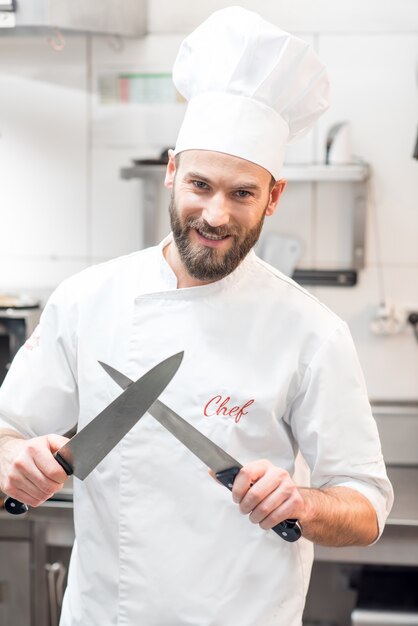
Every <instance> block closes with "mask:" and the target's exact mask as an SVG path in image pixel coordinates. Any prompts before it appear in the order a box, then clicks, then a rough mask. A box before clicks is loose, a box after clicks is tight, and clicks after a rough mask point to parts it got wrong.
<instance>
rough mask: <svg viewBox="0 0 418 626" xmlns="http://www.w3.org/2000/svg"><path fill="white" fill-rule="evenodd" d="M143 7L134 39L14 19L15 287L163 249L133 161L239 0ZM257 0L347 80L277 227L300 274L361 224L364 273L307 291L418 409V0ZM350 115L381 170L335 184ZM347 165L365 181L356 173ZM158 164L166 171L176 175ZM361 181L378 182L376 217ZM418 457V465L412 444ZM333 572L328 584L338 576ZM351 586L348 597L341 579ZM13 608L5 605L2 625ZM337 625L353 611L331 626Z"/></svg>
mask: <svg viewBox="0 0 418 626" xmlns="http://www.w3.org/2000/svg"><path fill="white" fill-rule="evenodd" d="M121 4H122V3H121ZM138 4H141V6H143V7H144V8H146V9H147V17H146V24H145V26H146V27H145V31H146V32H145V33H144V34H142V35H141V36H137V37H133V38H131V37H125V36H118V35H117V36H113V35H104V34H87V33H85V32H83V31H82V29H80V30H79V31H72V32H71V31H67V30H65V29H63V30H62V31H54V30H53V29H52V28H48V29H45V28H41V29H33V28H30V29H16V30H13V29H0V218H1V219H0V293H3V294H10V295H16V296H19V297H21V298H23V300H24V299H25V298H27V299H28V300H30V299H31V298H35V299H37V298H39V299H40V300H41V301H44V299H45V298H46V297H47V296H48V295H49V294H50V293H51V291H52V290H53V289H54V288H55V286H56V285H58V283H59V282H60V281H61V280H63V279H64V278H66V277H67V276H69V275H71V274H73V273H75V272H78V271H80V270H82V269H83V268H85V267H87V266H89V265H91V264H92V263H98V262H102V261H105V260H106V259H109V258H112V257H115V256H118V255H122V254H126V253H129V252H132V251H134V250H136V249H138V248H140V247H143V246H144V244H146V243H149V232H148V231H145V230H144V219H143V214H144V210H145V209H146V202H147V201H146V198H147V195H146V194H147V193H149V189H148V187H147V183H146V180H147V179H146V177H145V181H144V178H138V177H135V176H134V177H133V178H131V179H127V178H126V177H125V178H123V177H122V176H121V169H122V168H129V167H130V166H132V160H134V159H144V158H158V157H159V155H160V153H161V152H162V151H163V150H164V149H166V148H168V147H171V146H173V145H174V142H175V138H176V134H177V130H178V128H179V125H180V123H181V119H182V115H183V113H184V107H185V104H184V103H183V102H182V101H181V98H179V97H178V94H176V93H175V91H174V90H173V89H172V87H171V83H170V72H171V68H172V64H173V61H174V58H175V55H176V52H177V49H178V46H179V44H180V42H181V40H182V39H183V37H184V35H185V34H187V33H188V32H190V30H192V29H193V28H194V27H196V26H197V25H198V24H199V23H200V22H201V21H203V20H204V19H205V18H206V17H207V16H208V15H209V14H210V13H211V12H212V11H213V10H216V9H218V8H222V7H225V6H229V5H230V4H231V3H230V2H226V1H221V0H200V2H196V3H191V2H188V1H187V0H177V1H176V2H168V1H166V0H149V1H148V3H146V2H145V0H141V1H140V2H138ZM240 4H241V6H244V7H246V8H249V9H252V10H256V11H257V12H259V13H260V14H261V15H262V16H263V17H265V18H266V19H268V20H270V21H272V22H274V23H276V24H277V25H279V26H280V27H281V28H283V29H284V30H289V31H291V32H293V33H294V34H296V35H298V36H299V37H301V38H302V39H304V40H306V41H309V42H311V43H312V44H313V45H314V47H315V48H316V50H317V51H318V53H319V56H320V58H321V59H322V60H323V62H324V63H325V64H326V65H327V67H328V70H329V74H330V79H331V87H332V102H331V107H330V109H329V111H328V112H327V113H326V114H325V115H324V116H323V117H322V118H321V121H320V123H319V125H318V126H317V128H316V129H315V130H314V131H313V132H311V133H310V134H309V135H308V136H307V137H306V138H304V139H303V140H302V141H301V142H299V143H298V144H296V145H295V146H290V147H289V149H288V153H287V159H286V166H287V168H288V169H287V170H286V171H288V172H293V175H290V176H289V183H288V187H287V188H286V191H285V194H284V196H283V199H282V200H281V201H280V206H279V210H278V212H277V213H276V215H275V216H274V218H272V219H271V220H268V221H267V227H266V232H267V234H269V235H273V234H274V233H279V234H281V235H286V236H291V237H292V238H294V242H293V243H294V246H296V248H294V249H299V248H300V254H299V256H298V261H297V267H298V268H299V269H301V268H302V269H308V270H314V269H321V270H335V269H338V270H341V269H347V270H350V269H352V268H353V252H352V250H353V237H357V238H358V237H359V233H358V232H357V233H356V228H357V230H358V228H359V225H360V230H361V231H362V232H360V241H361V239H362V235H364V242H365V267H364V269H360V270H359V271H358V275H357V284H356V285H354V286H350V287H347V286H345V287H344V286H335V285H333V286H318V285H316V286H315V285H309V286H307V288H308V289H309V290H310V291H312V292H313V293H315V294H316V295H317V296H318V297H319V298H320V299H321V300H322V301H323V302H325V303H326V304H328V305H329V306H330V307H331V308H332V309H333V310H334V311H336V312H337V313H338V314H339V315H340V316H341V317H342V318H344V319H345V320H346V321H347V322H348V324H349V326H350V329H351V332H352V334H353V337H354V341H355V344H356V346H357V350H358V353H359V357H360V360H361V363H362V366H363V369H364V373H365V377H366V382H367V385H368V389H369V393H370V398H371V399H372V400H373V401H377V402H376V405H378V404H379V402H380V403H382V402H383V401H386V402H388V403H390V404H394V403H395V404H396V406H399V407H403V409H405V406H408V405H410V406H413V405H414V403H415V405H416V403H417V400H418V343H417V340H416V337H415V335H414V329H413V326H412V325H411V324H408V323H407V321H406V320H407V317H408V315H409V313H411V312H413V311H417V312H418V160H415V159H413V156H412V155H413V152H414V148H415V144H416V142H417V132H418V2H416V0H398V1H395V0H386V1H382V0H368V1H367V2H364V0H339V2H335V0H316V1H315V2H311V0H274V1H273V0H257V2H255V0H246V1H244V0H241V2H240ZM0 5H1V2H0ZM340 122H346V124H345V125H344V126H343V127H342V128H341V130H340V133H339V134H337V136H336V140H335V150H334V154H333V158H334V161H335V162H338V161H340V162H341V161H347V160H348V161H350V162H351V163H357V164H359V163H360V164H361V163H363V162H364V163H365V164H368V166H369V168H370V178H369V179H368V180H366V181H365V182H364V181H363V182H360V183H359V182H356V181H354V180H352V181H347V180H346V181H344V180H343V181H341V180H339V181H336V180H335V179H333V177H332V176H329V177H328V176H327V175H325V174H324V173H323V172H322V174H321V171H322V170H316V171H317V172H318V171H319V174H318V173H317V174H313V175H312V170H310V169H309V167H306V166H307V165H308V164H311V163H317V164H324V161H325V156H326V141H327V136H328V135H329V131H330V129H331V128H332V127H333V126H334V125H335V124H337V123H340ZM337 141H338V142H339V143H338V144H337ZM337 147H338V150H337ZM331 156H332V153H331ZM297 166H299V167H297ZM341 167H343V166H341ZM360 170H361V171H363V172H367V169H363V170H362V169H361V165H360ZM347 171H348V174H347V176H348V177H349V176H350V172H351V175H353V174H352V172H353V171H354V170H353V168H351V169H350V168H349V169H348V170H347ZM309 172H311V173H309ZM156 175H157V176H158V175H160V176H161V178H162V169H161V171H160V172H159V173H158V172H157V174H156ZM141 176H143V173H142V174H141ZM153 176H155V174H154V175H153ZM324 177H325V178H329V179H328V180H325V181H324V180H322V179H323V178H324ZM354 177H355V176H354ZM318 178H320V179H321V180H320V181H318V180H317V179H318ZM153 180H155V178H153ZM359 193H360V195H361V194H364V193H367V206H366V212H365V220H366V221H365V228H364V229H362V226H361V224H362V221H361V215H362V207H361V203H360V207H358V206H357V207H356V198H357V197H358V194H359ZM153 200H154V201H155V209H154V213H153V221H152V231H153V236H154V237H155V241H157V240H158V239H160V238H162V237H163V236H164V235H165V234H166V232H168V220H167V217H166V211H167V203H168V195H167V192H166V191H165V190H164V189H163V188H162V186H159V185H157V186H155V187H154V191H153ZM356 211H359V213H357V217H356V214H355V212H356ZM359 216H360V217H359ZM147 228H148V227H147ZM267 241H268V240H267V239H265V245H266V242H267ZM270 241H273V239H270ZM265 249H266V248H265ZM354 256H355V253H354ZM382 305H384V306H382ZM416 421H417V420H415V422H414V424H416ZM398 423H400V422H398ZM408 423H409V422H408ZM414 428H416V427H414ZM390 432H391V433H392V431H390ZM408 432H409V431H408ZM411 432H414V433H416V432H417V431H416V430H414V431H411ZM398 436H399V433H398ZM403 436H404V439H402V435H401V436H400V449H402V447H403V446H406V448H408V441H409V444H410V445H412V444H413V441H414V440H413V439H412V444H411V435H409V434H407V433H406V431H405V432H404V435H403ZM413 447H414V448H416V445H415V444H413ZM396 454H397V455H398V456H397V455H396ZM396 454H395V455H394V465H395V466H396V465H397V463H398V461H399V458H398V457H399V456H400V453H399V451H398V452H397V453H396ZM407 456H408V452H407ZM411 459H412V461H411V465H413V464H414V463H415V464H418V461H417V459H416V458H414V456H413V452H411ZM414 469H415V468H414ZM408 471H409V470H408ZM413 476H416V474H410V478H411V480H412V477H413ZM414 480H415V479H414ZM415 484H416V483H415ZM415 491H416V488H415V489H414V492H415ZM415 497H416V496H415ZM409 501H410V498H409V497H408V502H409ZM416 504H417V503H416V502H415V506H416ZM417 517H418V515H417ZM413 525H414V524H412V526H413ZM415 525H416V526H418V522H416V524H415ZM399 528H400V531H399V533H400V534H401V535H402V537H403V543H402V546H401V548H399V546H398V544H396V546H395V544H392V543H391V542H389V544H388V547H387V548H386V550H387V552H386V554H389V552H390V550H391V549H395V550H398V549H401V551H402V550H404V551H405V554H406V553H409V557H408V558H407V557H405V558H406V562H407V564H409V565H411V564H413V563H415V565H417V564H418V554H417V552H416V550H417V548H416V543H415V548H413V549H412V548H411V546H412V545H413V544H411V543H408V540H410V539H411V538H413V537H414V538H415V540H416V535H408V533H409V532H410V529H409V527H407V525H406V524H403V526H402V525H401V526H400V527H399ZM411 532H412V531H411ZM414 532H416V529H415V530H414ZM405 533H406V535H405ZM394 536H395V535H393V537H394ZM389 540H390V541H391V540H392V539H391V536H389ZM393 540H394V539H393ZM61 543H62V542H61ZM64 543H65V542H64ZM58 544H59V545H60V541H58ZM394 546H395V547H394ZM411 549H412V550H415V552H411ZM388 551H389V552H388ZM362 558H363V559H364V557H362ZM408 559H409V560H408ZM411 559H412V561H411ZM331 560H332V559H331ZM334 560H335V559H334ZM348 560H350V559H348ZM382 560H383V562H386V561H388V562H389V561H390V558H386V561H385V560H384V559H383V557H382ZM395 560H396V559H395ZM354 561H355V559H354ZM398 564H402V560H400V561H399V563H398ZM331 574H332V576H334V574H335V572H334V571H332V572H331ZM331 574H330V573H329V572H328V573H326V572H323V576H324V578H317V580H321V581H322V583H321V584H322V585H323V581H324V580H328V578H327V576H331ZM315 584H317V583H315V580H313V588H315ZM346 586H347V585H346ZM342 588H345V587H344V585H342V586H341V589H342ZM335 597H336V598H338V600H337V601H338V602H341V603H342V604H344V601H343V600H342V599H341V597H340V596H339V594H338V591H335ZM311 602H312V606H314V605H315V601H314V600H311ZM0 605H1V599H0ZM312 613H313V614H314V613H315V610H314V609H312ZM1 615H2V614H1V606H0V624H2V623H3V622H1ZM334 618H335V616H334ZM324 619H327V616H325V618H324ZM329 620H331V617H329ZM5 623H6V622H5ZM312 623H314V622H312ZM331 623H333V624H334V623H337V622H336V621H335V622H332V621H322V622H320V621H315V624H323V625H325V624H327V625H328V624H331ZM346 623H348V622H345V621H344V618H341V621H340V622H338V624H341V625H342V626H345V624H346ZM353 623H354V622H353ZM355 623H359V624H360V622H355ZM368 623H372V622H368ZM373 623H377V622H373ZM379 623H380V622H379ZM381 623H382V624H383V622H381ZM387 623H391V624H398V623H401V622H387ZM402 623H404V622H402ZM407 623H408V624H409V623H411V624H418V621H417V622H407ZM22 626H23V624H22ZM385 626H386V622H385Z"/></svg>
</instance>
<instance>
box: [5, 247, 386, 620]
mask: <svg viewBox="0 0 418 626" xmlns="http://www.w3.org/2000/svg"><path fill="white" fill-rule="evenodd" d="M166 243H167V240H166V241H164V242H162V244H160V246H156V247H154V248H149V249H147V250H143V251H141V252H138V253H134V254H132V255H129V256H125V257H122V258H120V259H117V260H114V261H110V262H107V263H104V264H101V265H98V266H95V267H92V268H89V269H87V270H85V271H83V272H81V273H80V274H78V275H76V276H74V277H72V278H70V279H68V280H66V281H64V282H63V283H62V284H61V286H60V287H59V288H58V289H57V290H56V291H55V293H54V294H53V295H52V296H51V298H50V300H49V302H48V304H47V306H46V308H45V310H44V312H43V314H42V318H41V322H40V326H39V327H38V329H37V330H36V331H35V332H34V334H33V336H32V337H31V338H30V339H29V340H28V342H27V343H26V345H25V346H24V347H23V348H22V349H21V350H20V352H19V353H18V355H17V356H16V357H15V360H14V362H13V365H12V367H11V369H10V372H9V374H8V376H7V377H6V380H5V382H4V384H3V385H2V387H1V389H0V415H1V416H2V420H1V421H0V426H1V427H9V428H10V427H12V428H16V429H17V430H19V431H20V432H22V433H23V434H24V435H27V436H29V437H30V436H35V435H41V434H46V433H51V432H57V433H64V432H66V431H67V430H68V429H69V428H71V427H72V426H73V425H74V424H75V423H76V422H78V427H79V428H82V427H83V426H85V425H86V424H87V423H88V422H89V421H90V420H91V419H92V418H93V417H95V415H97V414H98V413H99V412H100V411H101V410H102V409H103V408H104V407H105V406H106V405H108V404H109V403H110V402H111V401H112V400H113V399H114V398H115V397H116V396H117V395H118V394H119V393H120V389H119V388H118V387H117V386H116V384H115V383H114V382H113V381H112V380H111V379H110V378H109V376H108V375H107V374H106V373H105V372H104V371H103V370H102V368H101V367H100V365H99V364H98V360H101V361H104V362H106V363H108V364H110V365H112V366H113V367H115V368H117V369H119V370H120V371H122V372H123V373H125V374H126V375H127V376H129V377H130V378H132V379H137V378H139V377H140V376H141V375H142V374H144V373H145V372H146V371H147V370H148V369H150V368H151V367H152V366H154V365H155V364H157V363H158V362H160V361H161V360H163V359H165V358H166V357H168V356H170V355H172V354H174V353H176V352H179V351H181V350H184V359H183V362H182V365H181V367H180V369H179V370H178V372H177V374H176V375H175V377H174V379H173V380H172V381H171V383H170V384H169V386H168V387H167V388H166V390H165V391H164V393H163V394H162V396H161V400H162V401H163V402H165V403H166V404H168V405H169V406H170V407H172V408H173V409H174V410H175V411H176V412H177V413H179V414H180V415H182V416H183V417H184V418H185V419H186V420H188V421H189V422H190V423H192V424H193V425H194V426H195V427H196V428H198V429H199V430H200V431H201V432H203V433H204V434H205V435H207V436H208V437H210V438H211V439H212V440H214V441H215V442H216V443H217V444H218V445H220V446H221V447H223V448H224V449H225V450H227V451H228V452H229V453H230V454H231V455H232V456H234V457H235V458H236V459H237V460H238V461H240V462H241V463H242V464H245V463H247V462H249V461H252V460H256V459H261V458H267V459H269V460H270V461H272V462H273V463H274V464H276V465H277V466H279V467H282V468H284V469H286V470H287V471H288V472H289V473H290V474H291V475H292V474H293V472H294V469H295V456H296V454H297V452H298V451H300V452H301V454H302V455H303V457H304V459H305V460H306V461H307V463H308V465H309V467H310V473H311V476H310V484H311V485H312V486H313V487H325V486H330V485H342V486H347V487H350V488H352V489H356V490H358V491H359V492H360V493H362V494H364V495H365V496H366V497H367V498H368V499H369V500H370V502H371V503H372V505H373V506H374V508H375V510H376V513H377V517H378V521H379V528H380V532H381V531H382V529H383V526H384V522H385V519H386V516H387V514H388V512H389V509H390V506H391V502H392V490H391V486H390V483H389V482H388V479H387V476H386V472H385V468H384V463H383V459H382V454H381V448H380V443H379V438H378V433H377V429H376V424H375V422H374V420H373V418H372V416H371V411H370V406H369V403H368V399H367V393H366V389H365V385H364V381H363V376H362V374H361V371H360V367H359V363H358V359H357V356H356V353H355V350H354V348H353V343H352V340H351V338H350V334H349V332H348V330H347V326H346V324H345V323H344V322H343V321H341V320H340V319H339V318H338V317H337V316H336V315H335V314H333V313H332V312H331V311H330V310H329V309H328V308H327V307H325V306H324V305H323V304H321V303H320V302H318V300H317V299H316V298H314V297H313V296H312V295H310V294H309V293H307V292H306V291H305V290H304V289H302V288H301V287H300V286H299V285H297V284H296V283H295V282H293V281H292V280H291V279H289V278H287V277H285V276H284V275H282V274H281V273H280V272H278V271H277V270H275V269H273V268H272V267H270V266H269V265H267V264H266V263H264V262H262V261H261V260H260V259H258V258H257V256H256V255H255V253H254V252H250V254H249V255H248V256H247V257H246V258H245V259H244V261H243V262H242V263H241V264H240V265H239V267H238V268H237V269H236V270H235V271H234V272H233V273H232V274H230V275H229V276H227V277H226V278H224V279H222V280H220V281H217V282H214V283H211V284H209V285H204V286H200V287H193V288H186V289H177V288H176V278H175V275H174V273H173V272H172V270H171V268H170V266H169V265H168V264H167V262H166V261H165V259H164V256H163V254H162V249H163V246H164V245H165V244H166ZM304 484H305V485H308V484H309V483H308V482H305V483H304ZM74 521H75V532H76V542H75V546H74V550H73V554H72V558H71V565H70V572H69V583H68V589H67V592H66V595H65V600H64V607H63V612H62V618H61V625H62V626H87V625H88V626H104V625H106V626H108V625H109V626H116V625H117V626H133V625H134V624H135V625H136V626H139V625H142V626H186V625H187V626H237V624H239V625H240V626H273V625H274V626H283V625H284V624H285V625H286V626H300V624H301V616H302V611H303V606H304V600H305V595H306V591H307V587H308V581H309V576H310V569H311V564H312V544H311V543H310V542H308V541H307V540H305V539H303V538H302V539H301V540H300V541H298V542H296V543H286V542H285V541H283V540H282V539H281V538H279V537H278V535H276V534H275V533H274V532H272V531H263V530H261V529H260V527H259V526H258V525H254V524H252V523H251V522H250V521H249V520H248V518H247V517H246V516H243V515H241V514H240V512H239V510H238V507H237V505H236V504H234V503H233V501H232V498H231V494H230V493H229V492H228V491H227V490H226V489H225V488H224V487H222V486H220V485H219V484H217V483H216V482H215V481H214V480H213V479H212V478H211V477H210V476H209V475H208V472H207V468H206V467H205V466H204V465H203V464H202V463H201V462H200V461H199V460H198V459H197V458H196V457H195V456H194V455H193V454H192V453H190V452H189V451H188V450H186V449H185V448H184V447H183V445H182V444H181V443H179V442H178V441H177V440H176V439H175V438H174V437H173V436H172V435H171V434H170V433H168V432H167V431H165V430H164V429H163V427H162V426H161V425H160V424H159V423H157V422H156V421H155V420H154V419H153V418H152V417H151V416H150V415H149V414H146V415H145V416H144V417H143V418H142V419H141V420H139V422H138V423H137V424H136V425H135V426H134V427H133V428H132V430H131V431H130V432H129V433H128V434H127V435H126V436H125V437H124V439H123V440H122V441H121V442H120V443H119V444H118V446H117V447H116V448H115V449H114V450H113V451H112V452H110V453H109V455H108V456H107V457H106V458H105V459H104V460H103V461H102V462H101V463H100V464H99V465H98V466H97V468H96V469H95V470H94V471H93V472H92V473H91V474H90V475H89V476H88V477H87V479H86V480H85V481H83V482H82V481H79V480H78V479H74Z"/></svg>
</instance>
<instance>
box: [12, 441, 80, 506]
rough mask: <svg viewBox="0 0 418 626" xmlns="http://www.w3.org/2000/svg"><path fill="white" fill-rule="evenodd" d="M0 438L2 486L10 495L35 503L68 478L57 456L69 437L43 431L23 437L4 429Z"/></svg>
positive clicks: (32, 504) (40, 501)
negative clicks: (27, 437)
mask: <svg viewBox="0 0 418 626" xmlns="http://www.w3.org/2000/svg"><path fill="white" fill-rule="evenodd" d="M2 435H3V436H2V437H1V438H0V489H1V491H3V492H4V493H5V494H7V495H8V496H11V497H12V498H15V499H16V500H19V501H20V502H24V503H25V504H28V505H30V506H33V507H36V506H39V505H40V504H42V503H43V502H45V500H48V498H50V497H51V496H52V495H53V494H54V493H55V492H57V491H59V489H61V487H62V486H63V484H64V482H65V480H66V479H67V478H68V476H67V474H66V473H65V471H64V470H63V469H62V467H61V465H60V464H59V463H58V461H56V460H55V459H54V456H53V455H54V453H55V452H57V450H59V449H60V448H61V447H62V446H63V445H64V444H66V443H67V441H68V439H67V438H66V437H62V436H61V435H44V436H42V437H34V438H33V439H23V438H22V437H21V436H20V435H19V434H18V433H16V434H12V433H11V432H10V431H9V432H7V433H5V432H4V431H3V433H2Z"/></svg>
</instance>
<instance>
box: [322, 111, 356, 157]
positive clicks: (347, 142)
mask: <svg viewBox="0 0 418 626" xmlns="http://www.w3.org/2000/svg"><path fill="white" fill-rule="evenodd" d="M352 160H353V159H352V155H351V133H350V123H349V122H347V121H344V122H338V124H334V126H331V128H330V129H329V131H328V135H327V139H326V151H325V163H326V165H331V164H332V165H346V164H347V163H351V162H352Z"/></svg>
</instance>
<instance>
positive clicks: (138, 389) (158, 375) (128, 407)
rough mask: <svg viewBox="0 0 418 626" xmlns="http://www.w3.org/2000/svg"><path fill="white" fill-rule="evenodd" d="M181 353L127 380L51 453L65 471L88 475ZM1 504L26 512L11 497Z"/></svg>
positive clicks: (134, 419)
mask: <svg viewBox="0 0 418 626" xmlns="http://www.w3.org/2000/svg"><path fill="white" fill-rule="evenodd" d="M183 354H184V353H183V352H179V353H177V354H173V355H172V356H170V357H169V358H167V359H165V360H164V361H161V363H158V365H155V366H154V367H153V368H152V369H151V370H149V371H148V372H146V373H145V374H144V375H143V376H141V378H139V379H138V380H137V381H136V382H132V381H130V382H131V383H132V384H130V385H129V388H126V389H125V391H124V392H123V393H121V394H120V396H118V397H117V398H116V399H115V400H113V402H111V403H110V404H109V405H108V406H107V407H106V408H105V409H104V410H103V411H101V412H100V413H99V414H98V415H97V416H96V417H95V418H94V419H92V420H91V422H89V423H88V424H87V426H85V427H84V428H82V429H81V430H80V431H79V432H78V433H77V434H75V435H74V437H72V438H71V439H70V440H69V441H68V442H67V443H66V444H65V445H64V446H62V448H60V449H59V450H58V451H57V452H56V453H55V454H54V457H55V459H56V460H57V461H58V463H59V464H60V465H61V467H62V468H63V469H64V471H65V472H66V474H68V475H69V476H70V475H71V474H74V476H77V478H79V479H80V480H84V479H85V478H86V477H87V476H88V475H89V474H90V472H91V471H92V470H93V469H94V468H95V467H96V465H98V463H100V461H102V460H103V459H104V457H105V456H106V455H107V454H108V453H109V452H110V451H111V450H112V449H113V448H114V447H115V446H116V445H117V444H118V443H119V441H120V440H121V439H122V438H123V437H124V436H125V435H126V434H127V433H128V432H129V430H130V429H131V428H132V427H133V426H134V425H135V424H136V423H137V421H138V420H139V419H140V418H141V417H142V416H143V415H144V413H146V412H147V410H148V409H149V407H150V406H151V404H152V403H153V402H154V401H155V399H156V398H158V396H159V395H160V393H162V392H163V391H164V389H165V388H166V386H167V385H168V383H169V382H170V381H171V379H172V378H173V376H174V374H175V373H176V372H177V370H178V368H179V367H180V363H181V361H182V359H183ZM99 363H100V364H101V365H102V366H103V367H105V364H104V363H101V362H100V361H99ZM4 507H5V509H6V511H8V512H9V513H11V514H12V515H20V514H22V513H26V512H27V511H28V506H27V505H26V504H24V503H23V502H19V500H16V499H15V498H11V497H7V498H6V499H5V501H4Z"/></svg>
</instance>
